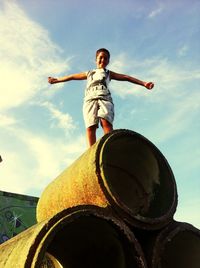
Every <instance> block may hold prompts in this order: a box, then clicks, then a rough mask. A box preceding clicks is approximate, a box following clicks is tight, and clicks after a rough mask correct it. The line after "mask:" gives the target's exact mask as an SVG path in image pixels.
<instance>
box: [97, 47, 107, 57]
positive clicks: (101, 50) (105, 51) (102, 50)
mask: <svg viewBox="0 0 200 268" xmlns="http://www.w3.org/2000/svg"><path fill="white" fill-rule="evenodd" d="M101 52H104V53H106V54H107V55H108V59H110V52H109V51H108V50H107V49H106V48H100V49H98V50H97V51H96V58H97V56H98V55H99V53H101Z"/></svg>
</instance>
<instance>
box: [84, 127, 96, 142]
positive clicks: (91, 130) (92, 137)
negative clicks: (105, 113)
mask: <svg viewBox="0 0 200 268" xmlns="http://www.w3.org/2000/svg"><path fill="white" fill-rule="evenodd" d="M96 129H97V126H96V125H94V126H91V127H88V128H87V129H86V135H87V140H88V145H89V147H90V146H92V145H93V144H94V143H95V142H96Z"/></svg>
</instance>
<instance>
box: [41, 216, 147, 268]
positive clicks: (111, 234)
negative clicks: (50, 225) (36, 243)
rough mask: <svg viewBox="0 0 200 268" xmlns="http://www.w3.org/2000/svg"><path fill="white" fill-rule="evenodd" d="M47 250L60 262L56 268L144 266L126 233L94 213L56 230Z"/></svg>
mask: <svg viewBox="0 0 200 268" xmlns="http://www.w3.org/2000/svg"><path fill="white" fill-rule="evenodd" d="M47 252H48V253H50V256H53V258H54V259H55V260H56V261H57V262H58V263H59V265H60V266H52V267H56V268H62V267H66V268H80V267H81V268H90V267H91V268H94V267H95V268H98V267H99V268H100V267H101V268H102V267H104V268H129V267H144V266H139V265H138V256H139V254H138V252H137V251H136V249H134V247H133V245H131V243H130V241H129V240H128V238H127V237H126V236H125V234H124V233H122V231H121V230H120V231H119V230H118V228H116V227H115V226H114V225H113V224H111V222H110V221H109V222H108V221H106V220H105V219H101V218H98V217H95V216H90V217H89V216H82V217H78V218H76V219H75V220H73V222H72V221H68V222H67V224H65V225H64V226H63V227H62V228H61V229H59V231H58V232H57V233H56V234H55V236H54V237H53V239H52V241H51V243H50V244H49V245H48V247H47ZM57 265H58V264H57ZM47 267H48V266H47ZM50 267H51V266H50ZM42 268H45V266H44V267H42Z"/></svg>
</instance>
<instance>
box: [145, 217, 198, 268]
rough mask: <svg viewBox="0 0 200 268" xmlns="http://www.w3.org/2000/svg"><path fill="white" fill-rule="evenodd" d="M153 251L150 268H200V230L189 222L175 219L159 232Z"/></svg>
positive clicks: (150, 255)
mask: <svg viewBox="0 0 200 268" xmlns="http://www.w3.org/2000/svg"><path fill="white" fill-rule="evenodd" d="M151 253H152V254H150V252H149V257H150V258H149V260H150V264H149V265H148V267H150V268H157V267H160V268H199V267H200V230H199V229H197V228H196V227H194V226H193V225H191V224H189V223H187V222H178V221H173V222H171V223H170V224H169V225H168V226H167V227H165V228H163V230H161V232H160V233H159V234H158V236H157V237H156V239H155V241H154V245H152V248H151ZM149 260H148V262H149Z"/></svg>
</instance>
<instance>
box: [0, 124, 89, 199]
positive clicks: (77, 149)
mask: <svg viewBox="0 0 200 268" xmlns="http://www.w3.org/2000/svg"><path fill="white" fill-rule="evenodd" d="M6 130H7V133H8V135H10V136H12V138H13V143H12V144H9V146H8V145H7V144H4V143H3V142H0V146H1V156H2V158H3V162H2V163H1V164H0V165H1V173H0V189H1V190H4V191H9V192H18V193H24V194H30V195H36V192H37V193H39V194H40V193H41V191H42V190H43V189H44V187H46V186H47V185H48V183H49V182H50V181H51V180H53V179H55V178H56V177H57V176H58V175H59V174H60V173H61V172H62V171H63V169H65V168H66V167H67V166H68V165H70V164H71V163H72V162H73V161H75V159H76V158H78V156H80V154H82V153H83V152H84V151H85V149H86V141H85V137H84V136H76V137H74V136H71V137H69V138H68V139H65V138H63V139H57V138H56V137H54V138H50V137H48V136H47V135H37V134H36V133H33V132H30V131H27V130H22V129H20V128H16V127H15V128H12V127H8V128H7V129H6ZM16 143H17V145H16ZM67 144H70V145H67ZM10 145H11V148H10ZM19 146H20V150H19V149H18V148H19ZM31 189H34V192H31Z"/></svg>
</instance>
